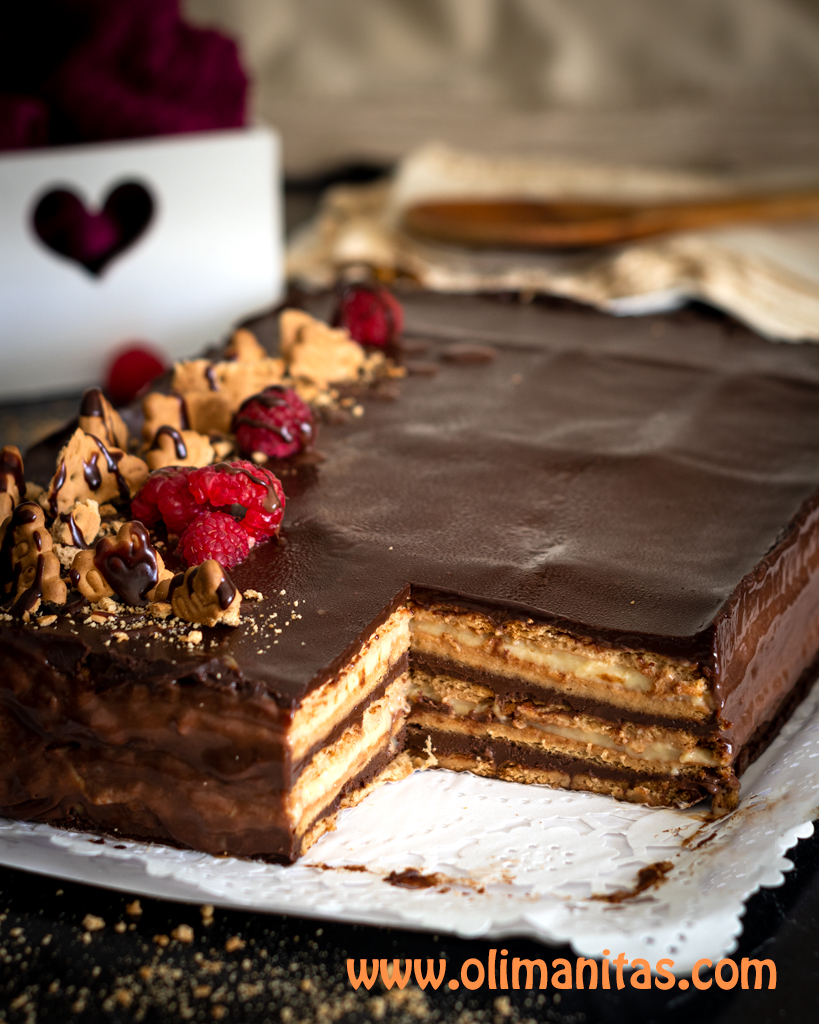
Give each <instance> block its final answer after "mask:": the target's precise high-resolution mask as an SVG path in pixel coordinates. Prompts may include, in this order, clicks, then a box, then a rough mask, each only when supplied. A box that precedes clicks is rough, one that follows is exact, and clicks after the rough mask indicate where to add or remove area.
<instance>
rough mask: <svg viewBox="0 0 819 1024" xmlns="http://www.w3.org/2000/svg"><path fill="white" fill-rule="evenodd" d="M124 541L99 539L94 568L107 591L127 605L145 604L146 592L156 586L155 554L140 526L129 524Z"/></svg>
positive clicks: (140, 524)
mask: <svg viewBox="0 0 819 1024" xmlns="http://www.w3.org/2000/svg"><path fill="white" fill-rule="evenodd" d="M128 526H129V527H130V529H129V530H128V533H127V538H125V539H121V538H122V531H120V535H119V536H118V537H117V539H116V540H113V539H112V538H110V537H105V538H103V539H102V540H101V541H100V542H99V543H98V544H97V547H96V550H95V553H94V565H95V566H96V567H97V569H99V571H100V573H101V574H102V576H103V578H104V579H105V580H106V582H107V583H108V585H109V586H110V587H111V589H112V590H113V591H114V592H115V593H117V594H118V595H119V596H120V597H121V598H122V600H123V601H124V602H125V603H126V604H129V605H132V606H135V607H139V606H141V605H146V604H147V603H148V592H149V591H150V590H153V588H154V587H155V586H156V585H157V583H158V582H159V565H158V563H157V558H156V550H155V549H154V546H153V544H152V543H151V538H150V537H149V536H148V531H147V530H146V529H145V527H144V526H143V525H142V523H129V524H128Z"/></svg>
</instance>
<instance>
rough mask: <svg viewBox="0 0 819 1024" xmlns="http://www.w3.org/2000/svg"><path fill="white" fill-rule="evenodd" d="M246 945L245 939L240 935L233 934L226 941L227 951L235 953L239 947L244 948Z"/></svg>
mask: <svg viewBox="0 0 819 1024" xmlns="http://www.w3.org/2000/svg"><path fill="white" fill-rule="evenodd" d="M246 945H247V943H246V942H245V940H244V939H240V938H239V936H238V935H231V936H230V938H229V939H228V940H227V942H226V943H225V952H226V953H235V952H236V951H237V950H239V949H244V948H245V946H246Z"/></svg>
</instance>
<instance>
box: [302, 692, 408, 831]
mask: <svg viewBox="0 0 819 1024" xmlns="http://www.w3.org/2000/svg"><path fill="white" fill-rule="evenodd" d="M408 685H409V679H408V675H407V673H404V674H403V675H400V676H399V677H398V678H397V679H395V680H394V681H393V682H392V683H391V684H390V685H389V687H388V688H387V691H386V693H385V694H384V696H383V697H382V698H381V699H380V700H377V701H374V702H373V703H372V704H370V706H369V707H368V708H366V709H365V711H364V713H363V715H362V716H361V718H360V719H359V720H358V721H356V722H354V723H353V724H352V725H351V726H350V727H349V728H347V729H345V730H344V732H343V733H342V734H341V736H340V737H339V738H338V739H337V740H336V742H335V743H333V744H331V745H330V746H327V747H325V748H323V749H322V750H319V751H317V753H316V754H315V755H314V756H313V757H312V758H311V760H310V762H309V763H308V764H307V765H306V767H305V768H304V770H303V771H302V773H301V775H300V776H299V778H298V779H297V781H296V782H295V784H294V785H293V788H292V789H291V790H290V793H289V795H288V797H287V816H288V819H289V821H290V822H291V825H292V827H293V829H294V831H295V833H296V835H301V834H302V833H303V832H304V831H305V830H306V829H307V828H308V827H309V826H310V825H311V824H312V823H313V822H314V821H315V820H316V818H317V817H318V816H319V815H320V814H321V813H322V811H324V809H325V808H326V807H328V806H329V805H330V804H331V803H332V802H333V801H334V800H335V799H336V797H337V796H338V794H339V793H340V792H341V790H342V789H343V788H344V786H345V784H346V783H347V782H349V781H350V780H351V779H354V778H356V776H358V775H360V774H361V773H362V772H363V771H364V770H365V769H366V768H367V766H368V764H369V763H370V762H371V761H372V759H373V758H374V757H375V756H376V755H377V754H378V753H379V752H380V751H382V750H383V749H385V748H389V749H390V753H391V754H397V753H398V752H399V751H398V747H399V744H398V738H399V734H400V733H401V730H402V729H403V727H404V722H405V720H406V717H407V712H408V710H409V705H408V704H407V689H408Z"/></svg>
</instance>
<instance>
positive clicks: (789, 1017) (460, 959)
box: [0, 168, 819, 1024]
mask: <svg viewBox="0 0 819 1024" xmlns="http://www.w3.org/2000/svg"><path fill="white" fill-rule="evenodd" d="M369 176H370V173H369V171H368V169H366V168H365V169H358V170H357V171H356V172H355V173H354V174H352V175H351V174H348V175H346V180H350V179H351V178H353V179H355V178H358V179H359V180H360V179H361V178H367V177H369ZM327 183H328V182H325V181H321V182H307V183H301V184H300V185H297V186H295V187H292V188H290V189H289V190H288V193H287V214H288V223H289V226H290V227H293V226H294V225H295V224H296V223H297V222H299V221H301V220H303V219H304V218H305V217H307V216H309V214H310V213H311V212H312V211H313V210H314V209H315V205H316V198H317V196H318V194H319V191H320V189H321V187H323V186H324V185H325V184H327ZM78 397H79V396H78V395H68V396H63V397H60V398H56V399H49V400H47V401H41V402H24V403H7V404H5V405H2V406H0V444H16V445H18V447H20V448H21V449H23V450H24V449H25V448H27V447H28V446H29V445H30V444H32V443H33V442H35V441H36V440H38V439H40V438H42V437H44V436H46V435H47V434H48V433H50V432H51V431H52V430H53V429H55V428H56V427H57V426H60V425H61V424H62V423H64V422H65V421H66V420H67V419H69V418H70V417H71V416H72V415H74V414H75V412H76V408H77V401H78ZM790 856H791V859H792V860H793V863H794V870H793V871H791V872H789V873H788V875H787V876H786V878H785V883H784V884H783V885H782V886H781V887H779V888H777V889H764V890H762V891H761V892H759V893H757V895H755V896H753V897H752V898H751V899H750V900H749V902H748V905H747V910H746V913H745V917H744V921H743V924H744V927H743V932H742V935H741V937H740V939H739V947H738V949H737V950H736V951H735V952H734V953H733V954H732V958H733V959H734V960H736V961H737V962H739V960H740V959H741V958H742V957H756V958H760V959H761V958H768V959H771V960H773V961H774V963H775V964H776V969H777V985H776V989H775V990H773V991H769V990H766V989H762V990H758V991H755V990H753V989H750V990H747V991H743V990H742V989H740V988H738V987H737V988H734V989H732V990H723V989H720V988H718V987H717V986H716V985H715V984H712V985H711V987H710V988H709V989H708V990H706V991H698V990H696V989H694V988H689V989H688V990H687V991H684V992H683V991H680V989H678V988H674V989H671V990H670V991H667V992H661V991H660V990H658V989H656V988H655V989H652V990H650V991H640V990H636V989H633V988H631V987H630V986H629V985H628V984H627V985H626V987H625V988H624V989H623V990H622V991H618V990H617V989H616V988H612V989H611V990H609V991H605V990H602V989H597V990H593V991H592V990H585V991H574V990H568V991H562V992H561V991H556V990H555V989H553V988H552V987H549V988H547V989H546V990H544V991H538V990H533V991H527V990H518V991H515V990H509V991H503V992H501V991H498V990H495V991H492V990H490V989H488V988H486V987H483V988H481V989H477V990H475V991H472V992H468V991H466V990H465V989H463V988H461V989H460V990H459V991H450V990H448V989H446V988H445V987H441V988H440V989H438V990H436V991H433V990H432V989H429V988H428V989H427V990H426V991H424V992H422V991H421V990H420V989H419V988H418V987H417V986H414V985H410V986H408V987H407V988H406V989H404V990H403V991H399V990H398V989H396V988H393V989H392V990H390V991H387V990H386V989H385V988H384V987H383V986H382V985H381V984H380V982H376V984H375V985H374V986H373V987H372V989H370V990H367V989H365V988H364V987H363V986H361V987H360V988H359V989H358V990H354V989H353V987H352V985H351V984H350V983H349V981H348V977H347V966H346V964H347V959H348V958H354V959H355V960H356V961H358V960H359V959H360V958H366V959H367V960H370V961H371V960H373V959H376V958H385V957H386V958H390V959H391V958H393V957H401V958H422V959H425V958H428V957H432V958H434V959H439V958H444V959H445V960H446V961H447V966H448V969H447V977H452V976H457V975H458V974H459V972H460V967H461V964H463V963H464V962H465V961H466V960H468V959H469V958H472V957H474V958H477V959H478V960H480V961H481V962H482V963H484V964H486V962H487V958H488V955H489V950H490V949H491V948H495V949H500V948H501V947H502V948H503V949H505V950H507V951H508V954H507V955H508V958H509V959H510V961H511V958H513V957H521V958H528V959H534V958H538V957H541V958H544V959H546V960H547V962H550V961H552V960H554V959H555V958H557V957H565V958H567V959H569V960H570V961H571V962H572V964H574V962H575V959H576V958H575V956H574V955H573V954H572V952H571V950H570V949H569V948H568V947H554V948H553V947H549V948H547V947H544V946H542V945H540V944H538V943H536V942H533V941H530V940H526V939H514V938H511V939H504V940H503V941H502V942H498V941H493V942H491V943H490V942H485V941H482V940H464V939H457V938H453V937H451V936H447V935H431V934H428V933H422V932H410V931H404V930H401V929H396V928H379V927H369V926H365V925H346V924H334V923H331V922H326V921H317V920H313V919H307V918H300V917H285V916H281V915H271V914H254V913H247V912H245V911H226V910H219V909H217V910H216V911H214V912H213V917H212V918H211V917H210V916H209V914H208V913H207V910H206V911H205V913H204V914H203V912H202V908H200V907H198V906H191V905H187V904H179V903H172V902H168V901H163V900H154V899H145V898H141V899H140V900H139V904H140V906H139V907H138V908H136V907H133V906H132V902H133V900H134V896H133V895H132V894H124V893H117V892H112V891H108V890H105V889H101V888H96V887H94V886H90V885H80V884H77V883H70V882H62V881H60V880H58V879H53V878H47V877H43V876H38V875H34V874H29V873H27V872H25V871H19V870H15V869H12V868H2V867H0V1020H5V1021H8V1022H10V1024H17V1022H20V1024H35V1022H45V1021H48V1022H51V1021H54V1022H63V1021H73V1020H77V1021H87V1022H89V1024H93V1022H97V1021H106V1022H119V1021H122V1022H126V1021H134V1022H140V1021H148V1022H152V1021H166V1022H169V1024H175V1022H177V1021H202V1022H210V1021H224V1022H245V1021H247V1022H248V1024H255V1022H267V1021H270V1022H277V1024H278V1022H282V1024H313V1022H316V1024H334V1022H336V1021H338V1022H342V1024H347V1022H349V1024H352V1022H355V1021H370V1020H375V1021H385V1022H399V1021H412V1022H418V1021H428V1022H437V1021H445V1022H450V1021H452V1022H455V1024H477V1022H487V1024H517V1022H519V1021H520V1022H528V1021H538V1022H541V1021H554V1022H556V1024H557V1022H565V1024H573V1022H590V1024H594V1022H608V1021H625V1020H628V1021H635V1022H638V1021H646V1022H649V1021H658V1022H659V1021H663V1022H668V1024H674V1022H677V1021H680V1022H682V1021H685V1022H687V1024H691V1022H692V1021H696V1022H700V1021H701V1022H720V1024H734V1022H737V1024H739V1022H742V1024H745V1022H747V1021H752V1022H754V1024H756V1022H760V1024H762V1022H767V1021H771V1022H773V1021H781V1020H785V1021H803V1020H804V1021H807V1020H809V1019H813V1018H814V1017H815V1016H816V1013H817V1009H816V1002H815V997H814V995H813V986H814V984H816V983H817V982H819V837H817V836H813V837H812V838H810V839H806V840H802V841H801V842H800V843H799V845H798V846H797V847H796V848H795V849H794V850H793V851H792V852H791V854H790ZM137 909H138V910H139V911H141V912H139V913H134V912H133V911H135V910H137ZM129 910H130V911H131V912H129ZM89 915H90V916H89ZM180 926H182V927H181V928H180ZM184 926H188V928H185V927H184ZM613 953H615V954H616V953H617V950H614V951H613ZM708 977H709V975H708V972H703V978H704V979H705V980H707V978H708Z"/></svg>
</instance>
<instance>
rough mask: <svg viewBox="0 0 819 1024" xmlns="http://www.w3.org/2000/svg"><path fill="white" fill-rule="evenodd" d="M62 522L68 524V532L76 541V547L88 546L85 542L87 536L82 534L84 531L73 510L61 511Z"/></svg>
mask: <svg viewBox="0 0 819 1024" xmlns="http://www.w3.org/2000/svg"><path fill="white" fill-rule="evenodd" d="M60 522H63V523H66V524H67V525H68V532H69V533H70V534H71V540H72V541H73V542H74V547H75V548H87V547H88V545H87V544H86V543H85V537H83V535H82V531H81V530H80V528H79V526H77V522H76V520H75V519H74V515H73V513H71V512H61V513H60Z"/></svg>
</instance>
